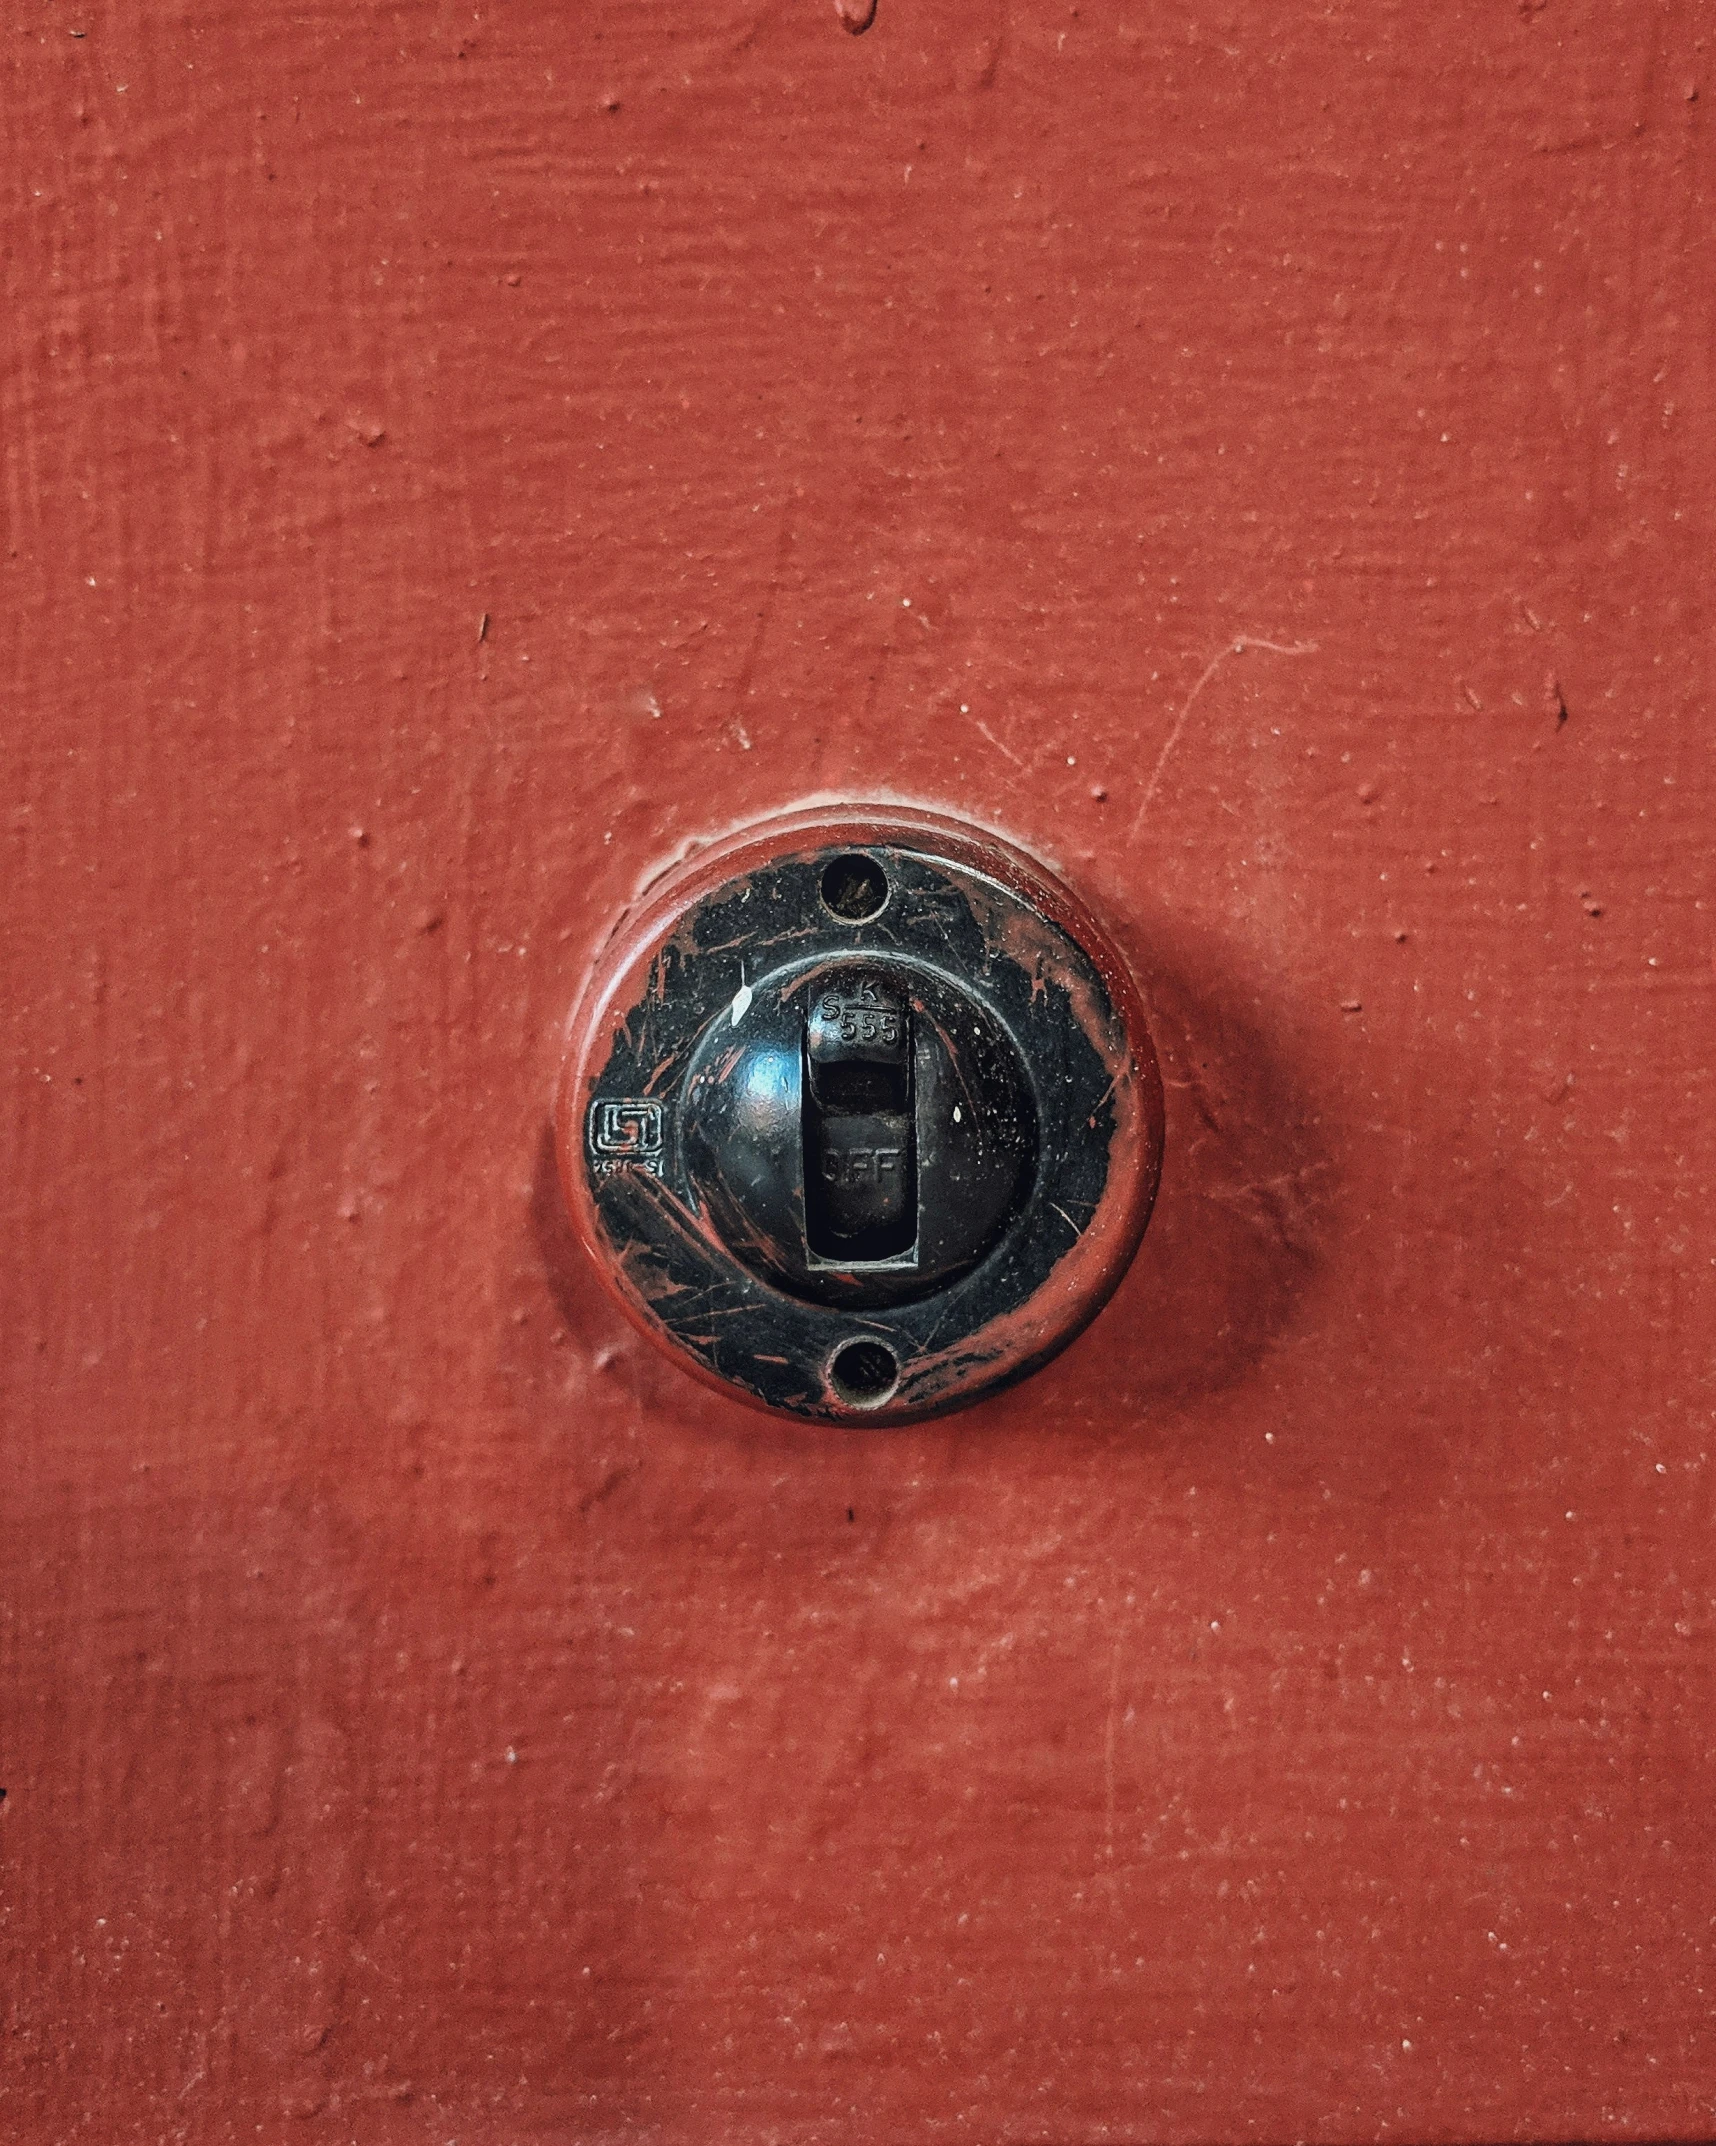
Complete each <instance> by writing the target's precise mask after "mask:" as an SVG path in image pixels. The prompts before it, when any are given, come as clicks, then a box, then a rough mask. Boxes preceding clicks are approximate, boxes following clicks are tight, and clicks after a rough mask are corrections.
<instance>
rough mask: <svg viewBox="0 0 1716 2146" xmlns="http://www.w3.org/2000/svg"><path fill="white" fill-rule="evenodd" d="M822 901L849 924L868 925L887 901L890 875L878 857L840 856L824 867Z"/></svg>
mask: <svg viewBox="0 0 1716 2146" xmlns="http://www.w3.org/2000/svg"><path fill="white" fill-rule="evenodd" d="M822 899H823V901H824V902H825V903H826V904H827V905H828V907H829V908H830V909H832V910H833V912H834V914H835V915H836V916H837V917H843V918H844V919H845V920H846V922H847V923H848V924H865V923H868V921H869V920H870V918H871V917H873V916H880V914H881V913H882V909H883V906H884V905H885V903H886V902H887V899H888V875H887V873H886V872H884V871H883V869H882V867H881V866H880V865H879V864H878V863H877V862H876V860H875V858H874V857H861V856H859V855H858V854H857V853H856V852H854V853H853V854H852V855H851V856H847V857H836V858H835V859H834V861H833V862H832V863H831V864H827V865H825V866H824V867H823V872H822Z"/></svg>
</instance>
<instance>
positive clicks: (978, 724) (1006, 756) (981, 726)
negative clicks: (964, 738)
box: [971, 715, 1025, 768]
mask: <svg viewBox="0 0 1716 2146" xmlns="http://www.w3.org/2000/svg"><path fill="white" fill-rule="evenodd" d="M971 723H972V728H973V729H974V730H979V731H981V732H982V734H983V735H984V737H986V738H987V739H988V740H989V742H990V744H991V745H993V746H994V748H995V750H996V751H997V752H998V753H999V754H1000V755H1001V757H1002V759H1003V760H1011V761H1012V763H1013V765H1014V766H1015V767H1017V768H1022V767H1023V766H1024V765H1025V763H1024V761H1023V760H1021V759H1020V758H1019V755H1018V754H1017V753H1015V752H1010V751H1009V750H1008V749H1007V747H1006V746H1005V745H1003V744H1002V742H1001V740H1000V739H999V738H998V737H997V736H996V735H995V733H994V731H992V730H991V729H990V727H989V725H988V724H987V723H986V722H984V721H983V720H982V718H981V717H979V716H975V715H974V716H973V717H972V718H971Z"/></svg>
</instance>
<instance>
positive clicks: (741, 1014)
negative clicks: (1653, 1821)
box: [733, 982, 755, 1028]
mask: <svg viewBox="0 0 1716 2146" xmlns="http://www.w3.org/2000/svg"><path fill="white" fill-rule="evenodd" d="M754 996H755V993H754V992H753V991H752V989H751V987H750V985H749V984H747V983H743V982H741V984H740V985H739V988H738V990H737V991H735V992H734V993H733V1026H734V1027H735V1028H737V1027H738V1025H739V1023H740V1022H741V1021H742V1020H743V1019H744V1018H745V1016H746V1014H748V1013H749V1012H750V1010H751V1000H752V998H753V997H754Z"/></svg>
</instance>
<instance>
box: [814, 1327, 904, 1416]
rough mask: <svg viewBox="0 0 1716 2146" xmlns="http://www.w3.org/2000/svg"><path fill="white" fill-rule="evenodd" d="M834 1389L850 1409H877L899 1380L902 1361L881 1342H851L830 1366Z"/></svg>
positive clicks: (829, 1373)
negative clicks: (900, 1362)
mask: <svg viewBox="0 0 1716 2146" xmlns="http://www.w3.org/2000/svg"><path fill="white" fill-rule="evenodd" d="M828 1375H829V1378H830V1380H831V1381H832V1382H833V1386H834V1391H835V1392H836V1394H838V1395H839V1397H840V1399H841V1400H842V1401H844V1402H845V1403H846V1405H847V1407H848V1408H877V1407H879V1406H880V1405H881V1403H882V1402H884V1401H885V1400H886V1399H887V1398H888V1396H889V1394H891V1393H892V1392H893V1390H894V1388H895V1387H896V1386H897V1385H898V1384H899V1382H900V1364H899V1359H898V1357H896V1356H895V1354H894V1352H893V1350H892V1349H889V1348H884V1347H883V1345H882V1343H881V1342H879V1341H849V1342H848V1343H847V1344H846V1346H845V1347H844V1348H843V1349H837V1350H836V1351H835V1353H834V1361H833V1362H832V1363H831V1364H830V1365H829V1367H828Z"/></svg>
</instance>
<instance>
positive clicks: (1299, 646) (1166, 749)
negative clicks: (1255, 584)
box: [1127, 633, 1317, 841]
mask: <svg viewBox="0 0 1716 2146" xmlns="http://www.w3.org/2000/svg"><path fill="white" fill-rule="evenodd" d="M1248 648H1260V649H1263V650H1265V651H1266V652H1267V653H1268V654H1269V655H1272V656H1310V655H1314V654H1315V653H1316V649H1317V644H1316V642H1315V641H1263V640H1259V639H1258V638H1257V637H1256V635H1254V634H1249V633H1242V634H1240V635H1239V637H1238V638H1237V639H1236V640H1232V641H1229V642H1228V644H1227V646H1226V647H1225V648H1222V649H1219V650H1218V651H1217V652H1216V654H1215V655H1213V656H1212V657H1211V658H1210V660H1209V661H1208V663H1206V664H1205V665H1204V667H1203V670H1202V671H1201V672H1200V673H1199V676H1198V682H1197V684H1196V685H1195V686H1193V688H1192V690H1191V691H1190V692H1189V693H1188V694H1187V695H1186V699H1185V705H1184V706H1183V707H1182V708H1181V710H1180V712H1179V714H1178V715H1177V716H1175V718H1174V721H1173V724H1172V726H1171V728H1170V729H1169V732H1168V735H1167V738H1166V740H1165V742H1164V743H1163V746H1162V750H1161V751H1160V752H1159V753H1158V754H1157V755H1156V765H1155V766H1154V767H1153V768H1152V769H1151V771H1150V780H1149V781H1148V783H1146V784H1145V786H1144V795H1143V798H1142V799H1141V800H1140V802H1139V806H1138V810H1137V811H1136V812H1135V813H1134V814H1133V816H1132V825H1131V827H1130V828H1129V829H1128V831H1127V840H1128V841H1130V840H1131V838H1132V836H1133V835H1135V834H1137V833H1138V831H1139V829H1140V828H1141V827H1142V826H1143V825H1144V820H1145V817H1146V815H1147V814H1148V812H1149V810H1150V807H1151V806H1152V805H1153V804H1154V803H1155V801H1156V792H1157V791H1158V790H1159V789H1160V788H1161V787H1162V776H1163V774H1164V773H1165V771H1166V769H1167V766H1168V762H1169V761H1170V760H1171V759H1172V758H1173V755H1174V747H1175V746H1176V745H1178V744H1179V742H1180V734H1181V732H1182V731H1183V730H1184V729H1185V727H1186V718H1187V717H1188V716H1189V715H1190V714H1191V712H1192V706H1193V703H1194V702H1195V701H1196V700H1197V697H1198V695H1199V694H1200V693H1201V692H1202V691H1203V689H1204V688H1205V686H1207V685H1208V684H1209V682H1210V680H1211V679H1212V678H1213V677H1214V676H1215V674H1216V672H1217V671H1219V670H1220V669H1221V667H1222V665H1223V664H1224V663H1225V662H1226V661H1227V659H1228V658H1229V656H1240V655H1243V654H1244V653H1245V651H1246V650H1247V649H1248Z"/></svg>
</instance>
